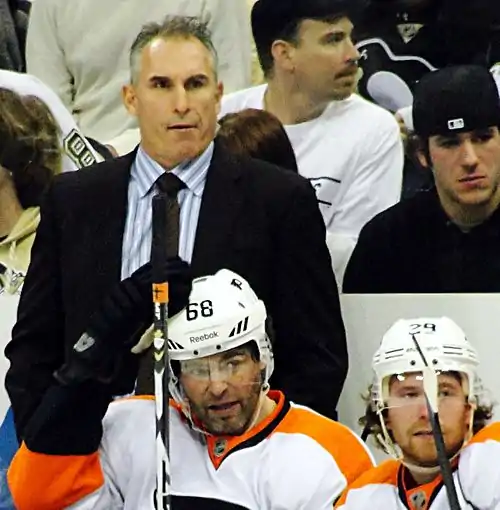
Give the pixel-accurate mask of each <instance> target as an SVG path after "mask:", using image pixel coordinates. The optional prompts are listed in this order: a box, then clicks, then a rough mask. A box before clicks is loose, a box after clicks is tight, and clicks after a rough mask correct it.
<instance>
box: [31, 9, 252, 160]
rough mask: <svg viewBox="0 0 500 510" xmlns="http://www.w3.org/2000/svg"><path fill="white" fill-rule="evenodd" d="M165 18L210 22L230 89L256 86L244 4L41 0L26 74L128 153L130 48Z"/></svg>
mask: <svg viewBox="0 0 500 510" xmlns="http://www.w3.org/2000/svg"><path fill="white" fill-rule="evenodd" d="M167 14H182V15H192V16H201V17H204V18H205V17H209V18H210V23H209V26H210V28H211V30H212V33H213V40H214V45H215V47H216V49H217V52H218V54H219V59H220V60H219V73H220V76H221V79H222V81H223V82H224V86H225V90H226V91H234V90H238V89H241V88H244V87H247V86H249V85H250V84H251V45H250V41H251V33H250V22H249V15H248V6H247V4H246V2H245V1H244V0H141V1H138V0H71V1H68V0H37V1H36V2H34V3H33V6H32V9H31V18H30V24H29V28H28V39H27V50H26V58H27V67H28V72H29V73H31V74H34V75H35V76H37V77H38V78H40V79H41V80H42V81H44V82H45V83H46V84H47V85H49V86H50V87H51V88H52V89H53V90H54V91H55V92H56V93H57V94H58V95H59V96H60V98H61V99H62V101H63V102H64V104H65V105H66V106H67V107H68V109H69V110H70V111H71V113H72V114H73V116H74V117H75V119H76V121H77V123H78V125H79V127H80V128H81V130H82V131H83V133H84V134H85V135H86V136H89V137H91V138H94V139H95V140H98V141H99V142H101V143H105V144H109V145H110V146H112V147H113V148H114V149H115V150H116V152H117V153H118V154H123V153H126V152H128V151H129V150H131V149H132V148H133V147H134V146H135V145H136V144H137V143H138V142H139V133H138V130H137V129H135V128H136V123H135V119H134V118H133V117H131V116H129V115H128V114H127V112H126V110H125V108H124V106H123V104H122V100H121V87H122V85H124V84H126V83H127V82H128V80H129V75H130V72H129V63H128V53H129V49H130V45H131V44H132V41H133V40H134V38H135V37H136V35H137V33H138V32H139V29H140V28H141V27H142V25H144V24H145V23H147V22H148V21H158V20H160V19H162V18H163V17H164V16H166V15H167Z"/></svg>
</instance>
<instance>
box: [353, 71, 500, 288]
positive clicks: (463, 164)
mask: <svg viewBox="0 0 500 510" xmlns="http://www.w3.org/2000/svg"><path fill="white" fill-rule="evenodd" d="M413 124H414V129H415V135H416V140H415V144H416V145H417V147H418V149H417V157H418V159H419V161H420V163H421V164H422V165H424V166H425V167H427V168H428V169H429V171H432V173H433V176H434V181H435V187H434V188H433V189H431V190H429V191H425V192H421V193H418V194H417V195H416V196H415V197H413V198H412V199H409V200H405V201H403V202H401V203H400V204H397V205H395V206H394V207H392V208H390V209H388V210H387V211H384V212H383V213H381V214H379V215H378V216H377V217H375V218H374V219H373V220H372V221H370V222H369V223H368V224H367V225H366V226H365V227H364V228H363V230H362V231H361V234H360V237H359V241H358V244H357V246H356V249H355V250H354V253H353V255H352V257H351V260H350V262H349V265H348V267H347V271H346V275H345V278H344V292H346V293H356V294H359V293H375V294H376V293H430V292H431V293H440V292H441V293H446V292H449V293H456V292H498V291H499V290H500V258H499V257H498V250H499V249H500V211H499V204H500V132H499V127H498V126H499V125H500V98H499V93H498V89H497V86H496V84H495V80H494V78H493V77H492V75H491V73H490V72H488V70H487V69H486V68H483V67H479V66H452V67H449V68H444V69H442V70H439V71H435V72H432V73H429V74H428V75H426V76H425V77H424V78H422V80H421V81H420V83H419V84H418V86H417V88H416V90H415V99H414V103H413Z"/></svg>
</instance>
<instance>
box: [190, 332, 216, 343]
mask: <svg viewBox="0 0 500 510" xmlns="http://www.w3.org/2000/svg"><path fill="white" fill-rule="evenodd" d="M218 336H219V333H218V332H217V331H212V332H211V333H204V334H203V335H200V336H190V337H189V341H190V342H191V343H192V344H197V343H198V342H204V341H205V340H211V339H212V338H217V337H218Z"/></svg>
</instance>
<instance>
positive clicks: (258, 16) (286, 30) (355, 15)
mask: <svg viewBox="0 0 500 510" xmlns="http://www.w3.org/2000/svg"><path fill="white" fill-rule="evenodd" d="M367 2H368V0H257V1H256V2H255V3H254V5H253V7H252V14H251V22H252V33H253V38H254V40H255V47H256V49H257V55H258V57H259V62H260V65H261V67H262V71H263V72H264V76H265V77H266V78H269V77H271V76H272V73H273V68H274V58H273V55H272V51H271V50H272V46H273V43H274V42H275V41H279V40H281V41H286V42H288V43H289V44H291V45H293V46H296V47H298V46H299V45H300V28H301V25H302V22H303V21H305V20H315V21H324V22H326V23H334V22H336V21H338V20H339V19H341V18H349V19H350V20H351V21H353V22H357V21H358V20H360V19H361V18H362V16H363V13H364V12H365V10H366V5H367Z"/></svg>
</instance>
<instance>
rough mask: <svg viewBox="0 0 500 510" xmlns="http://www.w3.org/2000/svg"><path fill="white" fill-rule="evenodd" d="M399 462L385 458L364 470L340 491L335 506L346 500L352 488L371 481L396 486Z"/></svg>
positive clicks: (360, 486) (363, 485)
mask: <svg viewBox="0 0 500 510" xmlns="http://www.w3.org/2000/svg"><path fill="white" fill-rule="evenodd" d="M400 465H401V464H400V462H398V461H397V460H392V459H391V460H386V461H384V462H382V464H380V465H379V466H377V467H375V468H372V469H370V470H369V471H366V472H365V473H364V474H363V475H362V476H360V477H359V478H358V479H357V480H356V481H355V482H354V483H351V484H349V486H348V487H347V489H346V490H345V491H344V492H343V493H342V496H341V497H340V499H339V500H338V501H337V503H336V505H335V508H338V507H340V506H341V505H343V504H344V503H345V502H346V499H347V493H348V491H350V490H352V489H359V488H362V487H365V486H366V485H370V484H371V483H377V484H379V483H380V484H384V483H385V484H388V485H393V486H394V487H397V485H398V469H399V466H400Z"/></svg>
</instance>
